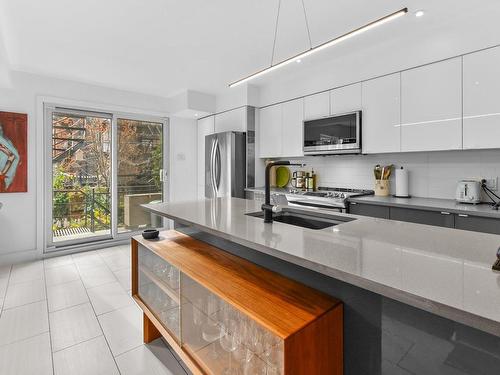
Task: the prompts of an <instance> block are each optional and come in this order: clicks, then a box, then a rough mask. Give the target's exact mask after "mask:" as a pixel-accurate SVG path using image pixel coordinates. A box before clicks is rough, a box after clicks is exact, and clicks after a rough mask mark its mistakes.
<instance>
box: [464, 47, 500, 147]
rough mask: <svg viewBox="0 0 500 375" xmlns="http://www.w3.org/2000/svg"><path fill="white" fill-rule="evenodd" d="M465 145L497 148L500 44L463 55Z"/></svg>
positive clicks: (499, 143) (498, 140) (499, 97)
mask: <svg viewBox="0 0 500 375" xmlns="http://www.w3.org/2000/svg"><path fill="white" fill-rule="evenodd" d="M463 135H464V148H465V149H471V148H500V48H499V47H496V48H491V49H488V50H484V51H480V52H476V53H472V54H470V55H466V56H464V133H463Z"/></svg>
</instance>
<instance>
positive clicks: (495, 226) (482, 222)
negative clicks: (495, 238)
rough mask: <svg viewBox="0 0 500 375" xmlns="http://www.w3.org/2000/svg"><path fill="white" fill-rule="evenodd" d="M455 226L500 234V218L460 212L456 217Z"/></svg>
mask: <svg viewBox="0 0 500 375" xmlns="http://www.w3.org/2000/svg"><path fill="white" fill-rule="evenodd" d="M455 228H457V229H464V230H472V231H475V232H485V233H493V234H500V220H497V219H491V218H488V217H480V216H470V215H462V214H459V215H456V217H455Z"/></svg>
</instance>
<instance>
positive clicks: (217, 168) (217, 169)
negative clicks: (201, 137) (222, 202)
mask: <svg viewBox="0 0 500 375" xmlns="http://www.w3.org/2000/svg"><path fill="white" fill-rule="evenodd" d="M220 178H221V156H220V145H219V140H218V139H217V140H216V141H215V191H216V192H217V193H219V188H220Z"/></svg>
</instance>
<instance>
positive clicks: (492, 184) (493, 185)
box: [486, 177, 498, 191]
mask: <svg viewBox="0 0 500 375" xmlns="http://www.w3.org/2000/svg"><path fill="white" fill-rule="evenodd" d="M486 187H487V188H489V189H491V190H493V191H497V190H498V177H492V178H487V179H486Z"/></svg>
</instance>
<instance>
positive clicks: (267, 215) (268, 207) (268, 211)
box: [262, 160, 305, 223]
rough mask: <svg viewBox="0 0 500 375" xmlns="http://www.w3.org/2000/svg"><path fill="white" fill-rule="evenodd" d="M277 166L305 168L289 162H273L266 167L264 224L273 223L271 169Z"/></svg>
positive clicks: (300, 164) (263, 208)
mask: <svg viewBox="0 0 500 375" xmlns="http://www.w3.org/2000/svg"><path fill="white" fill-rule="evenodd" d="M277 165H298V166H301V167H303V166H305V164H302V163H290V162H289V161H288V160H279V161H273V162H270V163H268V164H267V165H266V199H265V201H264V204H263V205H262V211H264V223H272V222H273V207H274V206H273V205H272V204H271V176H270V175H271V168H272V167H275V166H277Z"/></svg>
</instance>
